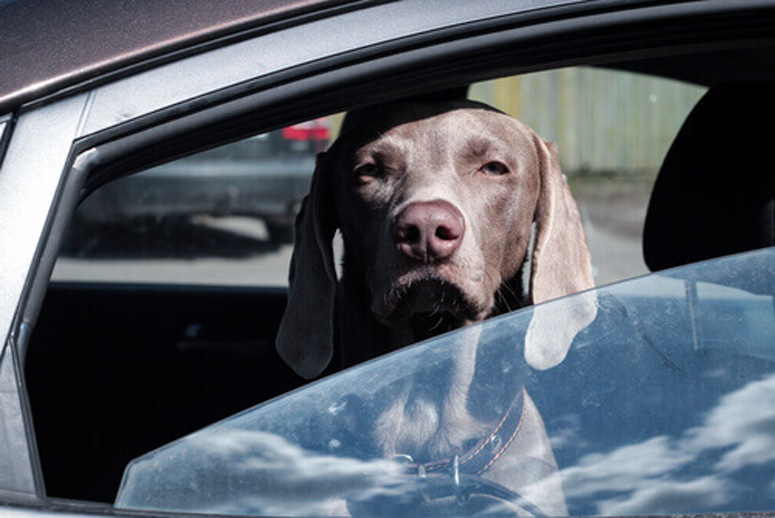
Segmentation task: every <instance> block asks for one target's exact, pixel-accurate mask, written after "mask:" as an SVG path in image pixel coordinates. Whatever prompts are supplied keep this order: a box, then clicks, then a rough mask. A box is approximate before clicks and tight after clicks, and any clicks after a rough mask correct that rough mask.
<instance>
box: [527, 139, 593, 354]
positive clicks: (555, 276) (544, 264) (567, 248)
mask: <svg viewBox="0 0 775 518" xmlns="http://www.w3.org/2000/svg"><path fill="white" fill-rule="evenodd" d="M534 142H535V146H536V151H537V154H538V162H539V169H540V182H541V187H540V191H539V195H538V206H537V208H536V213H535V224H536V231H535V232H536V235H535V245H534V248H533V256H532V264H531V275H530V294H531V296H532V300H533V303H534V304H540V303H541V302H544V301H547V300H551V299H554V298H558V297H563V296H565V295H569V294H571V293H576V292H578V291H584V290H586V289H589V288H592V287H594V283H595V281H594V277H593V275H592V260H591V257H590V253H589V248H587V242H586V238H585V236H584V227H583V226H582V224H581V217H580V216H579V210H578V207H577V206H576V202H575V201H574V200H573V196H572V195H571V192H570V189H569V188H568V184H567V180H566V179H565V175H563V174H562V172H561V171H560V162H559V159H558V158H557V150H556V147H555V146H554V144H548V143H546V142H544V140H543V139H541V138H540V137H538V136H535V137H534ZM561 306H562V305H560V306H558V305H553V306H552V308H553V310H554V312H552V313H550V310H543V309H542V308H541V307H538V308H536V312H535V313H534V316H533V320H532V322H531V324H530V327H529V328H528V333H527V337H526V343H525V359H526V360H527V362H528V364H529V365H531V366H532V367H535V368H537V369H548V368H550V367H553V366H555V365H557V364H558V363H560V362H561V361H562V360H563V359H564V358H565V355H566V354H567V353H568V348H569V347H570V344H571V342H572V341H573V338H574V337H575V336H576V333H577V332H578V331H579V330H581V329H582V328H584V327H585V326H587V325H588V324H589V323H590V322H591V321H592V320H594V318H595V314H596V312H597V310H596V298H595V297H594V296H586V297H581V298H579V303H573V304H570V305H568V304H566V306H568V307H567V308H566V307H565V306H562V307H561ZM571 306H572V307H571ZM563 308H565V309H567V311H564V310H563ZM560 329H562V330H563V331H562V332H560Z"/></svg>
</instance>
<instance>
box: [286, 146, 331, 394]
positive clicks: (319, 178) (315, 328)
mask: <svg viewBox="0 0 775 518" xmlns="http://www.w3.org/2000/svg"><path fill="white" fill-rule="evenodd" d="M330 161H331V160H330V157H329V156H328V155H326V154H325V153H320V154H319V155H318V158H317V165H316V167H315V173H314V174H313V176H312V186H311V187H310V192H309V194H308V195H307V197H306V198H304V202H303V203H302V207H301V211H300V212H299V214H298V216H297V217H296V238H295V243H294V248H293V256H292V257H291V267H290V275H289V281H290V290H289V293H288V306H287V307H286V308H285V313H284V314H283V319H282V321H281V322H280V329H279V331H278V333H277V342H276V346H277V352H278V353H279V354H280V356H281V357H282V359H283V360H284V361H285V363H287V364H288V365H289V366H290V367H291V368H292V369H293V370H294V371H296V373H297V374H299V375H301V376H303V377H305V378H307V379H309V378H314V377H315V376H317V375H319V374H320V373H321V372H322V371H323V369H325V368H326V366H327V365H328V363H329V362H330V361H331V357H332V356H333V352H334V344H333V334H334V298H335V296H336V283H337V278H336V269H335V267H334V254H333V245H332V241H333V238H334V233H335V232H336V228H337V224H336V211H335V210H334V205H333V192H332V178H331V167H330V165H329V163H330Z"/></svg>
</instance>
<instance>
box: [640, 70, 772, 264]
mask: <svg viewBox="0 0 775 518" xmlns="http://www.w3.org/2000/svg"><path fill="white" fill-rule="evenodd" d="M773 155H775V83H769V82H762V83H729V84H722V85H718V86H714V87H712V88H710V89H709V90H708V91H707V93H706V94H705V96H704V97H703V98H702V99H701V100H700V101H699V102H698V103H697V105H696V106H695V107H694V109H693V110H692V112H691V113H690V115H689V117H687V119H686V121H685V122H684V124H683V127H682V128H681V130H680V131H679V133H678V135H677V136H676V138H675V140H674V141H673V144H672V146H671V148H670V150H669V152H668V153H667V156H666V158H665V160H664V162H663V165H662V168H661V170H660V172H659V175H658V177H657V180H656V183H655V185H654V189H653V191H652V194H651V200H650V202H649V208H648V212H647V215H646V222H645V228H644V234H643V253H644V258H645V260H646V264H647V265H648V267H649V268H650V269H651V270H652V271H656V270H662V269H665V268H670V267H673V266H679V265H683V264H688V263H693V262H696V261H701V260H704V259H710V258H714V257H720V256H723V255H729V254H734V253H737V252H744V251H748V250H754V249H757V248H762V247H767V246H772V245H773V244H775V224H774V222H775V188H774V186H775V171H773V169H775V168H774V167H773V165H772V164H773Z"/></svg>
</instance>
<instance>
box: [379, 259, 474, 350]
mask: <svg viewBox="0 0 775 518" xmlns="http://www.w3.org/2000/svg"><path fill="white" fill-rule="evenodd" d="M385 309H386V310H387V311H386V314H385V315H384V320H385V321H386V322H387V323H388V324H389V325H391V324H392V325H393V326H396V325H401V326H408V327H409V328H410V329H411V330H412V332H413V335H414V337H415V339H416V340H423V339H426V338H431V337H434V336H438V335H440V334H443V333H446V332H448V331H451V330H453V329H457V328H459V327H462V326H464V325H466V324H468V323H471V322H475V321H478V320H481V319H482V315H481V313H482V312H481V310H480V309H479V308H477V306H476V304H474V303H473V302H472V301H471V300H470V298H469V297H468V296H467V295H466V294H465V292H464V291H463V290H462V289H461V288H460V287H459V286H457V285H456V284H455V283H453V282H451V281H450V280H449V279H446V278H445V277H443V276H440V275H438V274H436V273H427V274H424V275H421V276H417V277H415V278H411V279H408V280H405V281H404V282H401V283H397V284H396V285H395V286H393V288H392V289H391V290H390V291H389V293H388V294H387V296H386V298H385Z"/></svg>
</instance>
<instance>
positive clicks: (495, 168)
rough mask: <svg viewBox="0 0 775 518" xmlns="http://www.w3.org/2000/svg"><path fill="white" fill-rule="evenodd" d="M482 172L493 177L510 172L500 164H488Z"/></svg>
mask: <svg viewBox="0 0 775 518" xmlns="http://www.w3.org/2000/svg"><path fill="white" fill-rule="evenodd" d="M480 170H481V171H482V172H484V173H487V174H490V175H493V176H500V175H502V174H506V173H508V172H509V168H508V167H506V166H505V164H501V163H500V162H487V163H486V164H484V165H483V166H482V167H481V169H480Z"/></svg>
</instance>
